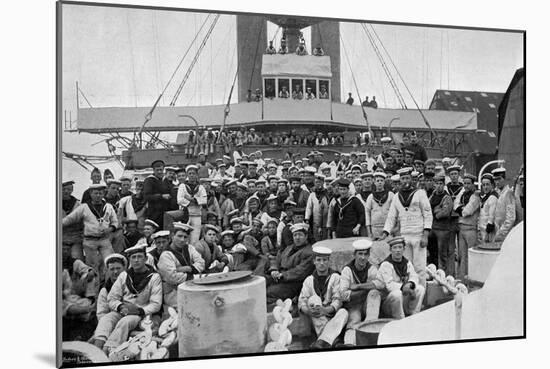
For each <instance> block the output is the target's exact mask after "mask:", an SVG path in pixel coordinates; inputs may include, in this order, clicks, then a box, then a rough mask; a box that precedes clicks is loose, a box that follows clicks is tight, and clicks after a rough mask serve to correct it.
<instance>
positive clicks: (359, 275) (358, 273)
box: [347, 260, 371, 284]
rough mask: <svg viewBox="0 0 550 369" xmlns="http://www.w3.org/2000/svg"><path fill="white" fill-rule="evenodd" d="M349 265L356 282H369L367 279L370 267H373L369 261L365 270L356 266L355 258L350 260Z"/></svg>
mask: <svg viewBox="0 0 550 369" xmlns="http://www.w3.org/2000/svg"><path fill="white" fill-rule="evenodd" d="M347 266H348V267H349V268H350V269H351V274H352V275H353V280H354V281H355V283H356V284H360V283H366V282H367V279H368V278H369V269H370V267H371V265H370V263H369V262H368V261H367V266H366V267H365V269H363V270H359V269H357V267H356V266H355V260H352V261H350V262H349V263H348V264H347Z"/></svg>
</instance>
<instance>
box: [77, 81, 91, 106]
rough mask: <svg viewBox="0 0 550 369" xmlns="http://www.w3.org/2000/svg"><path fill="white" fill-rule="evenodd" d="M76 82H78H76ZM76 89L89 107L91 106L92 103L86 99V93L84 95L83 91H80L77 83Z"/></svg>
mask: <svg viewBox="0 0 550 369" xmlns="http://www.w3.org/2000/svg"><path fill="white" fill-rule="evenodd" d="M77 83H78V82H77ZM77 89H78V92H79V93H80V94H81V95H82V97H83V98H84V100H86V103H88V105H89V106H90V108H93V106H92V104H90V102H89V101H88V98H87V97H86V95H84V91H82V90H81V89H80V86H78V85H77Z"/></svg>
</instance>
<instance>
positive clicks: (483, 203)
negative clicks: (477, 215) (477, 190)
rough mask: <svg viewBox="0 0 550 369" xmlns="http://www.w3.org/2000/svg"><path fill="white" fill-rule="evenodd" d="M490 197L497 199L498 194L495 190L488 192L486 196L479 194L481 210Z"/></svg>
mask: <svg viewBox="0 0 550 369" xmlns="http://www.w3.org/2000/svg"><path fill="white" fill-rule="evenodd" d="M491 195H494V196H495V197H496V198H497V199H498V193H497V192H496V191H495V190H493V191H491V192H489V193H488V194H481V196H480V199H481V207H482V208H483V206H484V205H485V202H487V200H489V197H491Z"/></svg>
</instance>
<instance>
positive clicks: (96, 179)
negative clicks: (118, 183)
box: [81, 168, 101, 203]
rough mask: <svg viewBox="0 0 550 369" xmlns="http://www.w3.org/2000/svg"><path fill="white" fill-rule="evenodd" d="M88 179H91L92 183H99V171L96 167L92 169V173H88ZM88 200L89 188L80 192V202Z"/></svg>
mask: <svg viewBox="0 0 550 369" xmlns="http://www.w3.org/2000/svg"><path fill="white" fill-rule="evenodd" d="M90 179H91V180H92V184H100V183H101V171H100V170H99V169H97V168H94V169H92V173H91V174H90ZM88 201H90V189H87V190H86V191H84V193H83V194H82V201H81V202H82V203H84V202H88Z"/></svg>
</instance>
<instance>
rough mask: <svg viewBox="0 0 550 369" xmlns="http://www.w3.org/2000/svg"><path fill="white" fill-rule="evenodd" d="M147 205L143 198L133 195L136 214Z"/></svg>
mask: <svg viewBox="0 0 550 369" xmlns="http://www.w3.org/2000/svg"><path fill="white" fill-rule="evenodd" d="M145 205H147V201H145V199H144V198H143V196H141V197H137V195H132V207H133V208H134V212H136V213H137V212H139V211H140V210H141V209H143V207H144V206H145Z"/></svg>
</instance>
